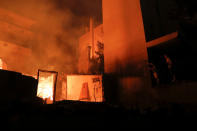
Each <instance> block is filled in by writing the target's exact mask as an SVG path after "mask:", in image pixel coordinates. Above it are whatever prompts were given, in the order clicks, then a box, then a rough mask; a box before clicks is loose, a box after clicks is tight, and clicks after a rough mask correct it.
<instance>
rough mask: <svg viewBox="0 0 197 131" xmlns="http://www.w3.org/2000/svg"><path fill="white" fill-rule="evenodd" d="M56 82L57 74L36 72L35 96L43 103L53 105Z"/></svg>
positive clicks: (42, 71)
mask: <svg viewBox="0 0 197 131" xmlns="http://www.w3.org/2000/svg"><path fill="white" fill-rule="evenodd" d="M56 82H57V72H52V71H44V70H38V89H37V96H38V97H40V98H42V99H43V100H44V101H45V103H47V104H49V103H53V100H54V98H55V87H56Z"/></svg>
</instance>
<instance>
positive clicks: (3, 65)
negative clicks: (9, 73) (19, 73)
mask: <svg viewBox="0 0 197 131" xmlns="http://www.w3.org/2000/svg"><path fill="white" fill-rule="evenodd" d="M0 69H4V70H7V65H6V64H5V62H4V61H3V60H2V59H1V58H0Z"/></svg>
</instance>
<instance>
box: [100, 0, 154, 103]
mask: <svg viewBox="0 0 197 131" xmlns="http://www.w3.org/2000/svg"><path fill="white" fill-rule="evenodd" d="M103 26H104V44H105V49H104V57H105V60H104V62H105V74H106V75H105V78H104V84H105V88H106V92H105V96H106V101H108V100H109V101H110V102H115V103H118V104H122V105H124V106H126V107H131V106H132V105H134V104H136V102H137V101H143V102H142V103H143V104H144V103H147V102H146V100H147V97H148V95H146V91H144V90H147V89H148V88H149V87H150V77H149V75H150V74H149V72H148V70H147V68H146V67H147V60H148V56H147V48H146V40H145V33H144V26H143V20H142V14H141V6H140V0H103ZM109 88H110V89H109ZM110 94H113V95H111V96H110Z"/></svg>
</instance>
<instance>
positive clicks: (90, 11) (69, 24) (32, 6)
mask: <svg viewBox="0 0 197 131" xmlns="http://www.w3.org/2000/svg"><path fill="white" fill-rule="evenodd" d="M99 1H100V0H94V1H92V0H87V1H84V0H1V1H0V5H1V7H3V8H6V9H8V10H10V11H12V12H14V13H17V14H19V15H22V16H24V17H27V18H29V19H32V20H34V21H35V25H33V27H32V28H31V31H32V32H33V33H34V37H33V38H32V39H31V40H28V41H26V42H25V43H22V45H24V46H26V47H28V48H30V49H31V50H32V52H33V57H32V58H30V59H28V60H27V61H31V63H33V64H29V65H27V66H28V67H29V68H27V69H26V70H27V71H24V69H23V71H24V72H34V73H35V72H36V71H37V69H38V68H40V69H46V70H55V71H58V72H66V73H75V72H76V70H77V69H76V64H77V42H78V41H77V40H78V38H79V36H80V35H82V34H83V33H84V27H85V26H87V23H88V19H89V17H90V16H96V15H97V14H98V15H97V16H98V17H95V18H97V19H96V20H97V21H98V19H100V18H101V17H100V16H101V15H100V14H101V13H98V11H99V10H98V9H99V4H100V5H101V3H100V2H99ZM98 3H99V4H98ZM84 23H86V24H84ZM16 66H17V65H16ZM19 67H20V64H19Z"/></svg>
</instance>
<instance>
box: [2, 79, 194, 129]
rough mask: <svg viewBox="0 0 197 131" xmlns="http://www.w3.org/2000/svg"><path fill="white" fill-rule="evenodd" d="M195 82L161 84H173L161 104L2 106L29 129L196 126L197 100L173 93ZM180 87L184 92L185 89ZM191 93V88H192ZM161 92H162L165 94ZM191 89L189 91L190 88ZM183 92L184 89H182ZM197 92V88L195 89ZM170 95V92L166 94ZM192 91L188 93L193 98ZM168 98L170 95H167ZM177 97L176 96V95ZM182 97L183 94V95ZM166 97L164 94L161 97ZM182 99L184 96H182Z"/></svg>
mask: <svg viewBox="0 0 197 131" xmlns="http://www.w3.org/2000/svg"><path fill="white" fill-rule="evenodd" d="M189 86H190V87H189ZM195 87H196V83H195V82H189V83H188V82H187V83H186V82H184V83H180V82H179V83H176V84H172V85H168V86H164V85H162V87H157V89H156V90H157V91H158V92H162V93H163V95H164V94H165V91H167V88H171V90H170V94H169V99H172V98H173V101H172V102H164V101H162V102H160V103H158V104H157V108H154V109H153V108H152V109H151V108H147V109H138V108H135V109H129V110H126V109H124V108H122V107H118V106H115V105H110V104H108V103H84V102H74V101H62V102H57V103H55V104H53V105H43V104H39V102H33V103H27V102H19V101H17V102H16V101H15V102H11V103H4V104H2V106H1V108H0V112H1V120H3V122H2V123H1V124H2V125H3V126H6V127H8V128H14V129H17V128H28V129H31V128H33V129H40V128H44V129H52V128H55V129H59V128H60V129H74V128H85V129H89V130H94V129H98V128H106V127H108V128H111V129H114V128H157V129H162V128H166V127H171V126H173V127H195V122H196V121H195V119H196V118H197V117H196V116H197V104H196V103H195V102H189V101H183V102H182V103H181V102H180V101H176V99H177V98H176V97H172V96H173V95H172V94H173V90H177V89H178V88H179V90H182V91H183V88H189V89H191V88H195ZM182 91H180V92H182ZM189 92H190V93H191V90H190V91H189ZM162 93H160V95H161V94H162ZM186 93H187V92H186ZM178 94H179V95H180V94H181V93H178ZM193 94H195V92H193ZM165 95H166V94H165ZM191 95H192V93H191V94H190V95H189V96H188V97H186V99H188V100H189V97H191ZM165 98H166V99H167V97H165ZM175 98H176V99H175ZM179 98H181V97H180V96H179ZM161 99H163V98H161ZM181 99H182V98H181Z"/></svg>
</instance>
